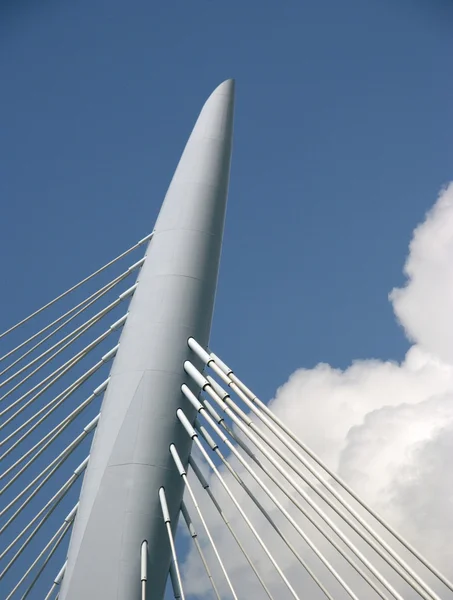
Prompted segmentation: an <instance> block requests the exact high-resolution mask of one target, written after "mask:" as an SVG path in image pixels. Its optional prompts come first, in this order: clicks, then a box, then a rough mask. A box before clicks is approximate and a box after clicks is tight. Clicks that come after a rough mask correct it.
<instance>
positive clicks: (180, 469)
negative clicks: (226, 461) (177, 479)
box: [170, 444, 239, 600]
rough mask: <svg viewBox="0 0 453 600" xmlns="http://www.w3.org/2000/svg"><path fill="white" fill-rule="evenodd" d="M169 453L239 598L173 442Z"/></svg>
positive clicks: (224, 572) (236, 598)
mask: <svg viewBox="0 0 453 600" xmlns="http://www.w3.org/2000/svg"><path fill="white" fill-rule="evenodd" d="M170 454H171V456H172V458H173V462H174V463H175V466H176V468H177V470H178V472H179V475H180V476H181V479H182V480H183V482H184V486H185V488H186V489H187V491H188V492H189V496H190V497H191V499H192V502H193V505H194V506H195V510H196V511H197V514H198V517H199V519H200V521H201V524H202V525H203V529H204V530H205V533H206V536H207V538H208V540H209V542H210V544H211V548H212V550H213V551H214V554H215V557H216V558H217V562H218V563H219V565H220V568H221V569H222V573H223V575H224V577H225V580H226V582H227V584H228V587H229V588H230V592H231V594H232V595H233V598H234V600H239V599H238V597H237V595H236V592H235V590H234V587H233V584H232V583H231V579H230V577H229V575H228V573H227V570H226V568H225V565H224V564H223V561H222V559H221V557H220V554H219V551H218V550H217V546H216V544H215V542H214V539H213V537H212V535H211V532H210V531H209V527H208V525H207V523H206V520H205V518H204V516H203V513H202V512H201V508H200V506H199V504H198V502H197V499H196V496H195V494H194V491H193V489H192V486H191V485H190V483H189V480H188V478H187V471H186V469H185V468H184V465H183V464H182V461H181V458H180V457H179V454H178V451H177V450H176V446H175V445H174V444H172V445H171V446H170Z"/></svg>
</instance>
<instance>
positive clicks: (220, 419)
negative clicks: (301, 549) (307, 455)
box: [203, 399, 388, 600]
mask: <svg viewBox="0 0 453 600" xmlns="http://www.w3.org/2000/svg"><path fill="white" fill-rule="evenodd" d="M203 406H204V407H205V408H206V410H207V412H208V413H209V415H210V416H211V417H212V418H213V419H214V420H215V421H217V423H218V424H219V425H220V426H221V427H222V428H223V429H224V430H225V431H226V432H227V434H228V435H229V436H230V437H231V439H233V440H234V441H235V442H236V443H237V444H238V446H239V447H240V448H241V449H242V450H243V451H244V452H245V453H246V454H247V456H249V458H251V459H252V461H254V462H255V463H256V464H257V465H258V467H260V469H261V470H262V471H263V473H264V474H265V475H266V476H267V477H269V479H270V480H271V481H272V482H273V483H275V484H276V486H277V487H278V489H279V490H281V491H282V492H283V494H284V495H285V496H286V497H287V498H288V499H289V500H291V502H292V503H293V504H294V505H295V506H296V508H297V509H298V510H299V511H300V512H301V513H302V514H303V515H304V517H305V518H306V519H307V520H308V521H309V522H310V523H311V524H312V525H313V526H314V527H315V528H316V529H317V530H318V532H319V533H320V534H321V535H322V536H323V537H324V538H325V539H326V540H327V541H328V542H329V543H330V544H331V546H332V547H333V548H334V549H335V550H336V551H337V552H338V554H339V555H340V556H341V557H342V558H344V560H346V562H347V563H348V564H349V565H350V566H351V567H352V568H353V569H354V570H355V571H356V572H357V573H358V574H359V575H360V577H361V578H362V579H363V580H364V581H365V582H366V583H367V584H368V585H369V586H370V587H371V588H372V589H373V590H374V591H375V592H376V593H377V594H378V596H379V597H380V598H382V599H383V600H388V598H387V596H386V595H385V594H384V593H383V592H382V591H381V590H380V589H379V587H377V585H376V584H375V583H374V581H373V580H372V579H370V577H369V576H368V575H367V573H365V571H364V570H363V569H362V568H361V567H360V565H358V564H357V563H356V562H355V561H354V560H353V559H352V558H351V557H350V556H348V554H347V553H346V552H345V551H344V550H343V548H342V547H341V546H340V545H339V544H338V543H337V542H336V541H335V539H333V538H332V537H331V536H329V534H328V533H327V532H326V531H325V530H324V529H323V528H322V527H321V526H320V525H319V523H318V522H317V521H316V520H315V519H314V518H313V517H312V516H311V515H310V513H309V512H307V511H306V510H305V508H304V507H303V506H302V505H301V504H300V503H299V502H298V501H297V500H296V499H295V498H294V497H293V496H291V495H290V494H289V493H288V490H287V489H286V488H285V486H284V485H283V484H282V483H281V482H280V481H279V479H278V478H277V477H276V476H275V475H273V473H272V472H271V471H270V470H269V469H267V468H266V467H265V466H264V465H263V464H262V462H261V461H260V460H259V458H258V457H257V456H256V454H254V453H253V452H252V450H251V449H250V447H249V446H247V444H246V443H245V442H244V441H243V440H242V439H241V438H240V437H239V436H238V435H236V434H235V432H234V431H233V430H232V429H231V428H230V427H229V426H228V425H227V424H226V423H225V419H223V417H220V416H219V415H218V413H217V412H216V411H215V409H214V408H213V407H212V406H211V404H210V403H209V402H208V401H207V400H206V399H203ZM203 416H205V415H203ZM220 437H221V439H222V441H224V440H223V436H220ZM225 444H226V445H227V447H228V448H229V449H230V450H231V451H232V453H233V454H234V455H235V456H236V457H237V458H238V460H239V461H240V462H241V464H243V466H244V467H245V468H246V470H247V471H248V472H249V473H250V474H251V475H252V477H253V478H254V479H255V481H257V482H258V483H259V485H260V487H261V488H262V489H263V490H264V491H265V492H266V494H267V495H268V497H269V498H271V499H272V501H273V502H274V504H275V505H276V506H277V507H278V508H279V509H280V510H281V512H282V514H284V515H285V517H286V518H287V520H288V521H289V522H290V523H291V525H292V526H293V527H294V529H295V530H296V531H297V532H298V533H299V534H300V535H301V537H302V539H304V540H305V541H306V542H307V544H308V546H309V547H310V548H311V549H312V550H313V552H314V553H315V554H316V556H318V558H319V559H320V560H321V562H323V564H324V565H325V566H326V568H327V569H328V570H329V571H330V572H331V573H332V575H333V576H334V578H335V579H337V581H338V577H339V575H338V574H337V572H336V571H335V569H333V567H332V566H331V565H330V563H329V562H328V561H327V559H325V557H324V556H323V555H322V553H320V552H319V550H318V549H317V548H316V546H315V545H314V544H313V542H311V540H310V539H309V538H308V536H307V535H306V534H305V532H304V531H303V530H302V528H301V527H300V526H299V525H298V523H297V522H296V521H295V520H294V519H293V517H292V516H291V515H290V514H289V513H288V511H286V509H281V508H280V506H281V504H280V503H279V502H278V500H277V501H276V500H274V498H273V494H272V492H271V491H270V490H269V488H268V487H267V486H266V485H265V484H264V483H262V480H260V479H259V478H258V477H257V476H256V473H254V471H253V470H252V469H251V468H250V466H249V465H248V463H247V462H246V461H244V459H243V457H240V453H237V449H236V448H234V445H233V444H231V442H230V441H229V440H228V439H227V440H226V441H225ZM238 454H239V456H238ZM340 579H341V578H340ZM342 587H344V586H342ZM347 591H348V590H347ZM348 594H349V591H348Z"/></svg>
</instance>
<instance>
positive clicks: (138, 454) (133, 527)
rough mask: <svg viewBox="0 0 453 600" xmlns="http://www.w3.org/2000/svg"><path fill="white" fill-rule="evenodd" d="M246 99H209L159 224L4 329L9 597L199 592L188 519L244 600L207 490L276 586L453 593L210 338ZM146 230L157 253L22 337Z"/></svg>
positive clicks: (3, 576)
mask: <svg viewBox="0 0 453 600" xmlns="http://www.w3.org/2000/svg"><path fill="white" fill-rule="evenodd" d="M233 104H234V83H233V81H232V80H227V81H225V82H224V83H222V84H221V85H220V86H219V87H218V88H217V89H216V90H215V91H214V92H213V94H212V95H211V96H210V98H209V99H208V100H207V102H206V104H205V105H204V107H203V109H202V111H201V113H200V116H199V118H198V120H197V122H196V125H195V127H194V129H193V132H192V134H191V136H190V138H189V141H188V142H187V145H186V148H185V150H184V152H183V155H182V157H181V160H180V162H179V165H178V167H177V169H176V172H175V175H174V177H173V179H172V182H171V184H170V187H169V190H168V192H167V195H166V197H165V200H164V203H163V205H162V209H161V211H160V214H159V217H158V219H157V221H156V225H155V227H154V230H153V232H152V234H149V235H148V236H146V237H145V238H143V240H141V241H139V242H138V243H137V244H134V246H132V247H131V248H130V249H129V250H127V251H126V252H124V253H122V254H121V255H119V256H118V257H117V258H115V259H114V260H112V261H110V262H109V263H107V265H104V267H101V268H100V269H98V270H97V271H95V272H94V273H93V274H92V275H90V276H88V277H86V278H85V279H84V280H82V281H81V282H80V283H79V284H76V285H75V286H72V287H71V288H70V289H69V290H68V291H67V292H64V293H63V294H60V295H59V296H58V297H57V298H55V300H53V301H51V302H49V303H47V304H46V305H45V306H44V307H42V308H41V309H38V310H37V311H34V312H33V313H32V314H31V315H30V316H29V317H27V318H25V319H22V320H21V321H20V322H19V323H18V324H16V325H13V326H12V327H9V328H8V329H7V330H6V331H5V332H4V334H1V335H0V341H1V342H2V343H3V344H4V343H5V341H8V340H9V339H14V340H15V342H14V344H15V345H14V344H13V347H12V348H11V347H8V348H5V353H4V354H3V356H0V419H1V420H0V466H1V467H0V535H1V537H0V590H1V592H0V597H1V598H2V599H3V598H5V599H6V600H14V599H16V598H18V599H19V598H20V599H25V598H29V599H33V598H36V599H37V600H38V599H40V600H42V598H45V599H46V600H52V599H55V598H57V597H58V598H59V600H81V599H84V600H99V599H104V598H105V599H107V598H108V599H118V600H162V599H163V597H164V594H165V588H166V585H167V580H168V579H170V581H171V588H172V590H173V595H174V598H182V599H185V598H187V599H188V595H187V594H186V593H185V589H186V587H187V586H186V583H187V582H185V580H184V571H183V569H182V568H181V556H180V549H179V545H178V544H177V543H176V541H175V535H176V528H177V524H178V519H179V521H180V526H181V527H184V528H187V531H188V534H189V536H190V537H191V538H192V540H193V544H194V547H195V549H196V551H197V553H198V555H199V558H200V561H201V565H202V567H203V570H204V573H205V575H206V582H207V583H208V584H209V587H210V588H211V590H212V597H215V598H217V600H221V599H224V598H225V600H226V599H227V598H233V599H238V600H239V599H241V598H244V594H243V592H242V590H243V586H242V585H241V581H238V580H237V578H235V577H234V574H233V573H232V572H231V567H230V564H229V560H228V559H229V557H228V556H224V555H223V554H222V548H221V546H220V545H219V543H218V542H219V540H217V539H216V536H215V535H214V534H213V528H212V522H210V520H209V518H208V517H207V515H206V514H204V510H203V509H202V506H205V504H204V503H203V502H201V501H200V498H201V494H204V495H205V496H206V498H207V499H208V501H209V502H212V504H213V507H214V509H215V514H216V515H217V517H218V519H219V521H221V522H223V524H224V525H225V527H226V528H227V529H228V531H229V533H230V534H231V536H232V539H233V540H234V543H235V544H236V547H237V549H238V552H239V553H240V554H241V555H242V557H243V560H244V565H247V566H248V568H249V569H250V572H251V574H252V576H253V578H254V580H255V582H256V585H257V586H258V588H259V589H260V590H261V591H260V594H261V596H260V597H263V598H270V599H271V600H277V598H278V600H280V598H294V599H295V600H306V598H310V599H313V600H316V599H317V598H319V599H322V598H328V599H330V600H333V599H336V598H338V599H339V600H342V599H343V598H352V599H354V600H363V599H364V598H366V599H367V600H368V599H370V600H373V599H374V598H382V600H390V599H394V600H406V599H408V598H423V599H424V600H446V599H448V598H453V584H452V583H451V582H450V581H449V580H448V579H447V578H446V577H445V576H443V575H442V573H440V572H439V571H438V570H437V569H436V568H435V567H434V566H433V565H431V564H430V563H429V562H428V561H427V560H426V559H425V558H424V557H423V556H422V555H421V554H420V553H419V552H418V551H417V550H416V549H414V548H413V547H412V546H411V545H410V544H409V543H408V542H407V541H406V540H405V539H404V538H403V537H402V536H401V535H399V534H398V533H397V532H396V531H395V530H394V529H393V528H392V527H390V525H388V524H387V523H386V522H385V521H384V520H383V519H382V518H381V517H380V516H379V515H378V514H377V513H376V512H375V511H374V510H373V509H372V508H371V507H369V506H368V505H367V504H366V503H365V502H364V501H363V500H361V498H360V497H359V496H357V494H356V493H355V492H354V491H353V490H352V489H351V488H350V487H348V485H347V484H346V483H345V482H344V481H342V480H341V479H340V478H339V477H338V476H337V475H336V474H335V473H334V472H333V471H331V470H330V469H329V468H328V467H327V466H326V465H325V464H324V463H323V462H322V460H321V459H320V458H319V457H318V456H316V455H315V454H314V453H313V452H312V451H311V450H310V448H308V447H307V446H306V445H305V444H304V443H303V441H302V440H299V439H298V437H297V436H296V435H294V433H293V432H292V431H291V429H290V428H289V427H288V424H286V423H284V422H283V421H282V420H280V419H279V418H278V417H277V416H276V415H275V414H274V413H273V412H272V411H271V410H270V409H269V408H268V407H267V405H266V404H265V403H264V402H262V401H261V400H260V399H259V398H258V397H257V396H256V395H255V394H254V393H253V392H252V391H251V390H250V389H249V388H248V387H247V386H246V385H245V384H244V382H243V381H242V380H241V379H239V378H238V377H237V376H236V375H235V373H234V372H233V370H232V369H230V368H229V367H228V366H227V365H226V364H225V363H224V362H223V361H222V360H221V359H220V358H219V357H218V356H217V355H216V354H214V353H212V352H211V351H210V350H209V349H208V344H209V334H210V327H211V320H212V313H213V307H214V298H215V290H216V283H217V277H218V268H219V259H220V251H221V245H222V235H223V226H224V218H225V208H226V199H227V193H228V180H229V171H230V157H231V146H232V131H233ZM145 243H147V244H148V247H147V250H146V255H145V258H141V259H140V260H136V261H135V262H133V264H131V265H130V266H128V267H127V268H126V269H124V268H123V270H122V272H121V273H120V274H118V275H116V276H115V277H113V278H112V279H111V281H110V282H108V283H107V284H104V285H102V286H101V287H100V288H99V289H97V290H96V291H94V292H92V293H89V294H88V295H87V296H86V298H84V299H83V300H82V301H78V300H77V301H75V302H74V303H73V304H72V305H71V306H70V307H69V308H68V307H66V308H65V309H64V310H63V314H62V315H61V316H59V317H57V318H53V319H51V322H50V323H49V324H48V325H46V326H44V327H43V326H42V325H39V326H38V328H37V331H35V330H33V331H32V332H31V334H30V335H29V337H28V338H26V339H25V340H19V339H16V338H17V335H18V334H20V333H21V332H22V331H27V332H28V331H29V330H28V328H29V326H31V325H33V323H35V322H36V319H38V323H42V313H43V312H44V310H47V309H51V308H52V307H53V306H54V304H55V303H56V302H57V301H59V302H66V301H70V300H71V298H73V294H74V293H78V290H79V288H80V287H81V286H82V285H85V284H90V282H91V281H92V280H93V279H95V277H97V276H99V275H100V274H102V273H104V271H105V270H106V269H107V268H110V267H112V268H114V267H115V266H116V265H119V263H120V261H121V260H123V259H124V258H128V257H129V255H130V254H131V253H133V252H134V251H135V250H137V249H138V248H140V247H142V246H143V245H144V244H145ZM137 271H138V272H139V275H138V279H137V282H136V283H135V284H134V285H132V286H131V285H130V283H128V280H129V278H130V277H131V276H132V274H133V273H135V272H137ZM125 283H126V284H127V285H129V287H126V288H123V287H121V286H123V284H125ZM118 290H120V291H118ZM121 290H122V291H121ZM102 300H103V301H104V303H105V306H104V308H102V309H101V310H97V312H94V314H91V313H93V311H94V310H95V309H94V306H95V305H96V304H97V303H98V302H100V301H102ZM127 301H130V305H129V309H128V311H127V312H125V309H124V303H125V302H127ZM87 314H89V315H90V316H88V317H86V315H87ZM54 316H55V315H54ZM106 318H108V319H110V321H109V323H108V324H107V325H105V319H106ZM118 332H121V333H120V335H119V340H118ZM88 338H89V339H88ZM112 338H113V341H112ZM96 354H97V355H98V356H97V358H96V359H93V358H92V357H93V356H96ZM87 361H91V362H89V364H87ZM112 361H113V364H112V366H111V371H110V374H107V373H105V369H106V365H108V364H110V363H112ZM106 375H107V377H106ZM87 388H88V390H87ZM101 397H103V400H102V404H101V405H100V399H101ZM93 432H95V435H94V438H93V439H92V436H93ZM91 440H92V441H91ZM193 446H194V447H196V449H197V454H196V455H191V449H192V447H193ZM195 456H202V458H203V462H204V464H203V465H201V464H199V463H197V460H198V461H199V459H197V458H195ZM232 459H234V460H232ZM206 468H208V469H209V471H210V477H209V478H207V476H206ZM189 471H192V472H193V474H194V478H193V480H192V479H191V480H190V481H189V478H188V473H189ZM203 473H205V474H203ZM82 479H83V485H82V487H81V489H80V481H81V480H82ZM232 481H233V482H234V485H233V486H232V485H231V482H232ZM236 484H238V485H239V486H240V487H241V489H242V491H243V492H244V493H245V494H246V496H247V497H248V500H249V501H250V502H251V503H252V504H253V506H254V510H255V511H257V512H258V513H259V514H260V517H261V518H260V523H261V525H259V526H258V525H257V523H256V521H255V519H254V517H253V516H252V515H251V514H250V512H249V509H248V508H246V506H247V507H250V506H251V504H250V503H249V502H248V503H247V505H246V506H245V505H243V503H242V502H241V500H240V497H239V496H238V494H237V489H238V488H237V485H236ZM219 486H220V488H221V489H222V490H223V495H222V499H220V496H217V493H216V490H217V489H218V488H219ZM183 496H184V500H183ZM225 498H226V500H225ZM270 505H271V506H272V510H270V509H269V508H268V507H269V506H270ZM232 510H234V511H235V514H236V515H239V516H240V519H241V522H242V524H243V525H242V526H241V527H240V528H238V527H237V520H234V522H233V521H230V520H229V519H228V514H231V512H230V511H232ZM254 514H255V515H256V513H254ZM180 515H181V518H180ZM276 515H278V518H276ZM263 522H264V523H265V524H266V525H265V529H263ZM283 522H284V524H285V526H284V527H282V526H281V524H282V523H283ZM244 528H245V529H244ZM244 530H245V531H247V533H246V534H244ZM289 530H291V535H288V531H289ZM69 534H71V535H70V541H69V545H68V547H66V546H65V544H67V543H68V538H69ZM270 535H271V538H270ZM248 537H250V538H253V539H254V541H255V544H254V545H253V548H254V550H253V552H251V550H250V544H249V543H248V542H249V540H248V539H247V538H248ZM269 539H272V540H273V542H272V543H269ZM279 548H286V551H287V552H289V553H291V555H292V556H293V559H294V560H295V563H296V564H297V565H298V568H299V569H300V571H299V572H298V574H297V575H296V576H294V569H293V568H292V569H291V570H290V571H288V569H287V568H285V564H283V563H282V558H281V553H280V552H279ZM256 552H260V553H261V555H262V557H264V558H261V559H260V560H259V561H257V560H256ZM263 560H264V561H265V562H263ZM263 564H266V565H268V566H267V567H266V568H263V566H262V565H263ZM276 581H278V584H276V583H275V582H276ZM301 582H302V583H301ZM44 587H45V592H43V591H42V590H43V589H44ZM189 589H190V588H189ZM276 590H277V591H276Z"/></svg>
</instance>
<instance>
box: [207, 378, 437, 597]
mask: <svg viewBox="0 0 453 600" xmlns="http://www.w3.org/2000/svg"><path fill="white" fill-rule="evenodd" d="M207 380H208V383H209V385H210V386H211V388H212V389H213V390H214V391H215V393H216V394H217V395H218V396H220V397H221V398H222V400H223V401H224V402H225V403H226V404H228V406H230V407H231V408H232V409H233V410H234V411H235V412H236V413H237V414H239V415H240V416H241V418H242V417H243V415H244V414H245V413H243V411H242V410H241V409H239V407H238V406H237V405H236V404H235V403H234V402H233V400H232V399H231V397H230V395H229V394H228V393H227V392H226V391H225V390H224V389H223V388H222V387H221V386H220V385H219V384H218V383H217V382H216V381H215V380H213V379H212V377H208V378H207ZM247 405H248V404H247ZM236 409H238V410H236ZM254 409H255V410H258V409H256V407H254ZM243 420H244V419H243ZM245 422H246V423H247V426H248V427H250V429H251V430H252V431H253V432H254V433H255V434H256V435H257V436H258V437H259V438H260V439H262V440H263V441H264V442H265V443H266V444H267V445H268V446H269V447H270V448H272V450H273V451H274V452H275V453H276V454H277V455H278V456H279V457H280V458H281V459H282V460H283V461H284V462H285V463H286V464H287V465H288V466H289V467H290V468H291V469H292V470H293V471H294V472H295V473H296V474H297V475H298V476H299V477H301V479H302V480H303V481H304V482H305V483H306V484H307V485H308V486H309V487H310V488H311V489H312V490H313V491H314V492H315V493H316V494H317V495H318V496H319V497H320V498H321V499H322V500H323V501H324V502H325V503H326V504H327V505H328V506H329V507H330V508H332V509H333V510H334V511H335V512H336V514H337V515H338V516H339V517H341V518H342V519H343V520H344V521H345V522H346V523H347V524H348V525H349V526H350V527H351V529H353V531H355V532H356V533H357V534H358V535H359V536H360V537H361V538H362V539H363V540H364V541H365V542H366V543H367V544H368V545H369V546H370V547H371V548H373V550H374V551H375V552H376V553H377V554H378V555H379V556H380V557H381V558H382V559H384V560H385V562H387V564H388V565H389V566H390V567H392V568H393V569H394V570H395V571H396V573H398V575H399V576H400V577H401V578H402V579H404V581H406V583H408V584H409V585H410V586H411V587H412V588H413V589H414V590H415V591H416V592H417V593H418V594H419V595H420V596H422V598H424V599H425V600H430V598H431V599H433V600H440V598H439V596H438V595H437V594H436V593H435V592H434V591H433V590H432V589H431V588H430V587H429V586H428V585H427V584H426V583H425V582H424V581H423V579H421V577H419V575H418V574H417V573H415V571H414V570H413V569H412V568H411V567H410V566H409V565H408V564H407V563H406V562H405V561H404V560H403V559H401V558H400V557H399V556H398V554H397V553H396V552H394V550H393V549H392V548H391V547H390V546H389V545H388V544H387V543H386V542H385V541H384V540H382V539H381V538H380V536H379V535H378V534H377V533H375V532H374V530H373V529H372V528H371V527H370V526H369V525H368V524H367V523H366V522H365V521H364V520H363V519H362V518H361V517H360V515H358V514H357V513H356V512H355V511H354V509H353V508H348V504H347V503H346V504H345V505H344V506H345V507H346V508H347V509H348V510H349V512H350V514H352V515H353V517H354V518H355V519H356V521H357V522H358V523H360V525H361V526H362V527H363V528H364V529H365V530H366V531H367V533H364V532H363V531H362V530H361V529H360V528H359V527H358V525H357V524H356V522H355V521H354V520H352V519H351V518H350V517H349V516H348V514H347V513H345V512H344V511H343V510H341V509H339V508H338V506H337V505H336V504H335V503H334V502H333V501H332V500H331V498H330V497H329V496H328V495H326V494H325V493H324V492H323V491H322V490H321V489H320V488H319V487H318V486H316V485H315V484H314V483H313V482H312V481H310V479H309V478H308V477H307V476H306V475H305V473H304V472H303V471H301V470H300V468H299V467H298V465H297V464H296V463H294V461H292V460H291V459H290V458H289V457H288V456H287V455H286V454H284V453H283V452H282V451H281V450H280V449H279V448H278V447H277V446H276V445H275V444H274V443H273V442H272V440H271V439H270V438H269V437H268V435H266V434H265V433H264V432H263V431H262V430H261V429H259V428H258V427H257V426H256V425H255V423H253V421H252V420H251V419H250V418H248V417H247V416H246V417H245ZM271 426H272V424H271ZM272 432H273V433H275V435H276V437H277V438H278V439H279V440H280V441H281V442H282V443H283V444H284V445H285V446H286V447H288V446H287V443H285V439H284V438H283V437H280V436H279V435H277V434H279V432H278V431H277V432H274V430H273V429H272ZM280 435H281V434H280ZM290 449H291V448H290ZM296 452H297V450H296ZM297 454H298V458H299V453H297ZM300 456H301V455H300ZM302 459H303V457H302ZM307 465H308V466H307ZM304 466H306V468H307V469H308V470H309V471H310V472H311V473H312V474H313V475H314V476H315V477H316V478H317V479H318V480H319V481H320V482H324V479H323V478H319V477H318V475H319V474H318V473H317V472H316V471H315V470H313V468H312V466H311V465H310V464H309V463H308V462H306V464H305V463H304ZM325 483H326V487H328V489H329V491H331V493H332V495H334V497H335V499H337V501H338V498H340V499H341V502H340V504H342V502H344V500H343V498H342V497H341V496H339V495H338V494H337V492H336V490H334V489H333V488H332V487H331V486H330V484H329V483H328V482H325ZM337 495H338V498H337ZM383 549H384V550H383ZM384 551H385V552H387V553H388V554H389V555H390V557H389V556H387V554H385V552H384Z"/></svg>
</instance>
